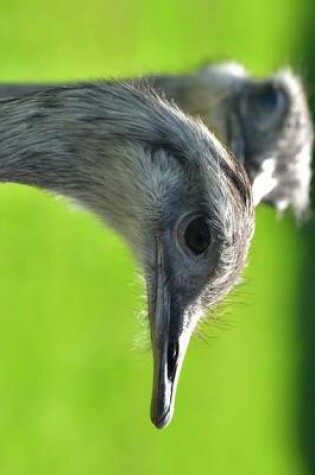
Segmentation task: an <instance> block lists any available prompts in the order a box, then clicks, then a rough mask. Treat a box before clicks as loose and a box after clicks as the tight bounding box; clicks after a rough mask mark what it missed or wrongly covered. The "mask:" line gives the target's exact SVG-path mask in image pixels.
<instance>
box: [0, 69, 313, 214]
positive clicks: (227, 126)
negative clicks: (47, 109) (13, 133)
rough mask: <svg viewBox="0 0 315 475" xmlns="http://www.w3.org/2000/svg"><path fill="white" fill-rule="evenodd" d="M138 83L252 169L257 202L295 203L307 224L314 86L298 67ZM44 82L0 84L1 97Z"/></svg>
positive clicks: (158, 77) (198, 72)
mask: <svg viewBox="0 0 315 475" xmlns="http://www.w3.org/2000/svg"><path fill="white" fill-rule="evenodd" d="M132 80H133V82H135V81H136V82H142V83H144V84H146V83H149V84H150V85H151V87H153V88H154V89H156V90H157V91H158V92H159V94H160V95H161V96H162V97H165V98H166V99H167V100H168V101H170V102H172V103H175V104H176V105H177V106H178V107H179V108H180V109H181V110H182V111H184V112H185V113H186V114H188V115H190V116H192V117H195V118H199V119H201V120H202V122H203V123H204V124H205V125H206V126H207V127H208V128H209V130H210V131H211V132H213V133H215V135H216V136H217V138H219V140H220V141H221V142H222V143H223V144H224V145H225V146H226V147H227V148H228V149H229V150H230V151H232V152H233V153H234V155H235V157H236V158H237V159H238V160H240V161H241V163H242V164H243V165H244V166H245V169H246V171H247V173H248V175H249V179H250V182H251V185H252V193H253V200H254V205H255V206H258V205H259V204H260V203H264V204H268V205H270V206H272V207H275V208H276V209H277V210H278V212H279V213H280V214H283V212H284V211H285V210H286V209H288V208H290V209H292V210H293V213H294V215H295V216H296V218H297V220H298V221H299V222H301V221H302V220H303V219H304V218H305V217H307V216H308V215H309V209H310V185H311V177H312V171H311V162H312V150H313V142H314V130H313V124H312V119H311V114H310V110H309V107H308V103H307V92H306V87H305V86H304V84H303V81H302V79H301V78H300V77H299V76H298V75H297V74H296V73H294V71H292V69H291V68H288V67H287V68H284V69H282V70H280V71H278V72H276V73H274V74H272V75H270V76H267V77H264V78H260V79H257V78H255V77H253V76H252V75H250V74H249V72H248V71H246V69H245V68H244V66H243V65H241V64H239V63H237V62H223V63H213V64H205V65H203V66H202V67H199V68H197V69H195V70H193V71H191V72H188V73H187V72H186V73H178V74H165V73H164V74H163V73H159V74H154V75H151V76H142V77H140V78H133V79H132ZM129 81H130V79H129ZM44 87H46V86H45V85H43V84H0V98H1V97H2V98H4V97H9V96H17V95H23V94H28V93H30V92H36V91H40V90H41V89H43V88H44Z"/></svg>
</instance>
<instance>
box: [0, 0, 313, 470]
mask: <svg viewBox="0 0 315 475" xmlns="http://www.w3.org/2000/svg"><path fill="white" fill-rule="evenodd" d="M0 7H1V8H0V58H1V67H0V79H1V80H2V81H53V80H59V81H62V80H70V79H71V80H75V79H91V78H104V77H106V78H107V77H120V76H128V75H135V74H140V73H149V72H159V71H162V70H163V71H179V70H185V69H189V68H191V67H193V66H195V65H198V64H199V63H200V62H204V61H205V60H206V59H211V60H218V59H220V60H221V59H235V60H237V61H240V62H242V63H244V64H245V66H246V67H248V68H249V69H250V70H251V71H252V72H253V73H255V74H259V75H261V74H263V75H265V74H268V73H269V72H272V71H274V69H276V68H277V67H279V66H283V65H287V64H293V65H294V66H295V67H296V68H297V69H298V70H299V71H300V72H301V73H302V74H303V75H304V76H305V77H306V78H307V82H308V88H309V93H310V96H311V97H312V91H313V90H314V85H315V74H314V71H315V69H314V65H313V64H312V63H313V58H312V47H313V44H314V43H315V38H314V35H315V33H313V29H315V23H314V25H313V18H314V19H315V11H314V8H315V7H312V6H311V2H310V3H308V2H301V1H299V0H292V1H287V2H284V1H281V0H264V1H263V2H255V1H251V0H236V1H235V0H234V1H233V0H208V1H206V0H178V1H177V2H175V1H170V0H168V1H166V0H156V1H153V0H136V1H131V0H115V1H113V0H112V1H111V0H106V1H104V0H89V1H86V0H85V1H83V0H67V1H65V0H49V1H40V0H37V1H36V0H32V1H29V0H13V1H10V2H9V1H3V0H1V2H0ZM314 246H315V228H314V225H312V223H311V224H309V225H308V226H306V227H304V228H303V229H298V228H296V226H295V224H294V220H293V219H292V218H290V217H285V219H279V217H278V216H277V215H276V213H275V211H273V210H271V209H267V208H263V207H262V208H261V209H259V211H258V216H257V231H256V235H255V239H254V243H253V246H252V251H251V256H250V265H249V267H248V269H247V271H246V284H245V285H244V286H243V287H242V288H240V289H239V290H238V291H237V292H236V293H235V294H234V295H233V296H232V297H231V298H230V299H228V303H227V310H226V312H225V316H224V318H222V320H221V322H222V323H220V320H219V322H218V323H216V324H215V325H212V326H211V325H210V326H209V328H208V329H207V333H209V335H210V337H209V344H208V345H207V344H204V343H203V342H202V341H199V340H198V339H197V338H196V339H195V341H193V343H192V346H191V349H190V351H189V354H188V357H187V360H186V364H185V367H184V369H183V373H182V378H181V382H180V387H179V391H178V401H177V408H176V409H177V410H176V414H175V418H174V421H173V422H172V424H171V425H170V427H168V428H167V429H166V430H165V431H162V432H159V431H157V430H156V429H154V427H153V426H152V425H151V423H150V421H149V402H150V392H151V376H152V375H151V355H150V352H149V349H148V345H147V343H142V344H140V348H139V345H135V344H134V341H135V339H137V338H138V339H139V338H140V339H141V335H142V334H143V331H144V330H143V328H142V327H143V326H145V325H143V324H141V323H139V321H138V319H137V318H136V317H137V315H138V314H140V313H143V312H141V308H142V307H143V300H142V293H143V290H142V288H141V285H140V283H139V279H138V277H137V269H136V266H135V264H134V262H133V260H132V258H131V256H130V254H129V252H128V250H127V249H126V247H125V245H124V244H123V243H122V242H121V241H120V240H119V239H118V238H117V237H116V236H114V235H113V234H112V233H111V232H110V231H108V230H106V229H103V227H102V226H101V224H100V223H99V222H98V221H97V220H96V219H95V218H94V217H92V216H90V215H88V214H86V213H84V212H83V211H80V210H77V209H73V208H72V207H71V206H69V205H67V204H66V203H65V202H64V201H63V200H61V199H57V198H53V197H50V196H48V195H46V194H44V193H42V192H39V191H36V190H31V189H28V188H26V187H18V186H14V185H2V186H1V187H0V474H1V475H20V474H21V475H22V474H23V475H28V474H29V475H31V474H32V475H35V474H40V475H43V474H45V475H49V474H54V475H63V474H65V475H66V474H67V475H68V474H70V475H72V474H73V475H74V474H75V475H81V474H82V475H83V474H87V473H92V474H93V475H99V474H109V475H111V474H128V475H129V474H137V475H138V474H147V473H148V474H152V475H160V474H161V475H162V474H163V475H164V474H165V475H167V474H179V473H181V474H189V473H209V474H215V475H247V474H248V475H252V474H255V475H273V474H275V475H282V474H283V475H293V474H298V475H302V474H311V475H314V473H315V417H314V414H315V369H314V366H315V349H314V347H315V327H314V326H315V323H314V322H315V310H313V309H314V308H315V270H314V269H313V267H314V268H315V265H313V262H312V259H313V260H314V259H315V257H314V256H315V249H314ZM312 254H313V256H312ZM314 264H315V262H314ZM139 335H140V337H139ZM135 346H136V347H135Z"/></svg>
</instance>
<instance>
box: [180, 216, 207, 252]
mask: <svg viewBox="0 0 315 475" xmlns="http://www.w3.org/2000/svg"><path fill="white" fill-rule="evenodd" d="M184 240H185V244H186V246H187V247H188V248H189V249H190V250H191V251H192V252H193V253H194V254H195V255H196V256H197V255H199V254H202V253H203V252H205V251H206V250H207V249H208V247H209V245H210V242H211V232H210V228H209V223H208V221H207V220H206V218H204V217H198V218H195V219H193V220H191V221H190V222H189V223H188V225H187V227H186V229H185V232H184Z"/></svg>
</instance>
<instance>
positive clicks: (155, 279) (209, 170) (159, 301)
mask: <svg viewBox="0 0 315 475" xmlns="http://www.w3.org/2000/svg"><path fill="white" fill-rule="evenodd" d="M0 142H1V147H0V180H1V181H2V182H15V183H22V184H26V185H31V186H35V187H39V188H43V189H47V190H49V191H51V192H53V193H57V194H62V195H63V196H65V197H68V198H71V199H74V200H76V201H78V202H79V203H81V205H82V206H84V207H85V208H87V209H89V210H90V211H92V212H93V213H95V214H96V215H98V216H99V217H100V218H101V219H102V220H104V222H106V223H107V224H108V225H110V226H111V227H112V228H113V229H115V230H116V231H117V232H118V233H120V234H121V235H122V236H123V237H124V238H125V240H126V241H127V243H128V244H129V246H130V247H131V249H132V251H133V253H134V255H135V257H136V259H137V261H138V262H139V265H140V266H141V269H142V271H143V274H144V277H145V281H146V291H147V300H148V315H149V322H150V329H151V341H152V350H153V362H154V364H153V368H154V369H153V373H154V375H153V390H152V403H151V419H152V421H153V423H154V424H155V425H156V427H158V428H162V427H164V426H165V425H167V424H168V422H169V421H170V419H171V417H172V414H173V411H174V402H175V394H176V387H177V383H178V378H179V374H180V369H181V366H182V364H183V359H184V356H185V353H186V350H187V347H188V344H189V341H190V338H191V335H192V333H193V332H194V329H195V328H196V326H197V325H198V322H199V321H200V320H201V319H202V318H203V316H204V315H205V313H206V311H207V309H208V308H209V307H210V306H213V305H215V304H216V303H217V302H218V301H220V300H221V299H222V298H223V297H224V296H225V295H226V294H227V292H229V290H230V289H231V288H232V287H233V285H234V284H235V283H237V281H238V279H239V275H240V272H241V270H242V268H243V266H244V264H245V262H246V255H247V250H248V247H249V243H250V240H251V237H252V233H253V205H252V195H251V187H250V183H249V180H248V178H247V174H246V172H245V170H244V169H243V167H242V165H241V164H240V163H238V162H237V161H236V160H235V159H234V158H233V157H232V156H231V154H229V153H228V152H227V151H226V150H225V148H224V147H223V146H222V145H221V144H220V142H219V141H218V140H216V139H215V137H214V136H213V135H212V134H211V133H210V132H209V131H208V129H206V127H205V126H203V125H202V123H201V122H196V121H193V120H191V119H189V118H188V117H186V116H185V115H184V113H182V112H180V110H178V109H176V108H175V107H173V106H171V105H170V104H168V103H167V101H165V100H161V99H160V98H159V97H158V96H157V95H156V94H155V93H154V92H153V91H150V90H148V89H146V88H145V87H144V86H143V85H141V84H138V85H131V84H118V83H103V84H90V85H89V84H84V85H73V86H66V87H61V86H60V87H47V88H45V89H43V90H41V91H40V92H37V93H35V94H26V95H24V96H23V97H16V98H11V99H4V100H2V101H0Z"/></svg>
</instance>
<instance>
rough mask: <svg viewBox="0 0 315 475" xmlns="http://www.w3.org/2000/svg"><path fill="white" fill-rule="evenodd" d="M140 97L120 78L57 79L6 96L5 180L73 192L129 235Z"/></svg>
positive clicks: (2, 107)
mask: <svg viewBox="0 0 315 475" xmlns="http://www.w3.org/2000/svg"><path fill="white" fill-rule="evenodd" d="M128 104H130V109H131V110H134V112H133V113H132V112H130V111H129V112H128ZM141 104H142V103H141V95H140V99H139V98H138V97H137V93H136V92H135V91H131V90H129V89H128V88H126V87H123V86H118V85H116V86H114V87H111V86H110V85H102V87H98V86H89V85H86V86H76V87H68V88H67V87H66V88H62V87H60V88H58V87H52V88H49V89H45V92H43V93H40V94H35V95H27V96H24V97H20V98H15V99H10V100H4V101H0V181H2V182H14V183H22V184H27V185H31V186H36V187H39V188H44V189H47V190H49V191H52V192H55V193H58V194H62V195H64V196H66V197H69V198H71V199H75V200H77V201H79V202H80V203H81V204H82V205H83V206H84V207H86V208H88V209H90V210H92V211H94V212H95V213H96V214H98V215H99V216H101V218H102V219H105V220H106V221H108V222H109V223H110V224H111V225H112V226H113V227H115V228H116V229H117V230H118V231H120V232H121V233H122V234H124V235H127V236H129V235H130V233H131V232H132V231H130V229H128V227H129V228H132V227H134V221H135V220H137V219H138V218H139V216H140V213H139V212H138V209H139V205H138V203H137V200H139V199H140V198H139V197H138V195H139V192H138V194H137V193H136V190H137V188H139V182H141V176H136V175H137V174H138V175H139V173H138V172H135V170H137V168H139V167H137V163H136V161H137V160H139V156H141V153H142V155H143V147H142V146H141V140H137V137H136V136H135V132H136V130H135V126H134V125H133V122H135V120H136V111H137V110H138V109H140V108H141ZM144 107H145V105H144V106H143V108H144ZM148 108H149V106H148ZM138 112H139V111H138ZM140 125H141V124H140ZM139 139H141V137H139ZM139 169H140V168H139Z"/></svg>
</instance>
